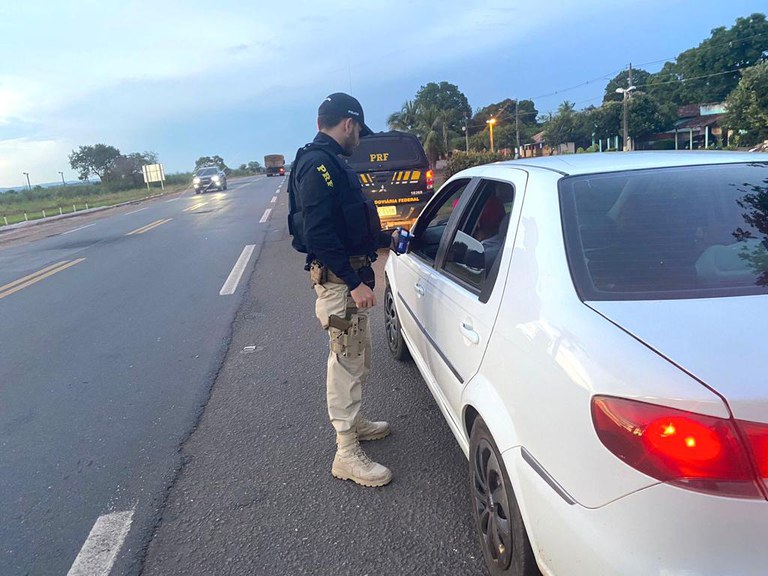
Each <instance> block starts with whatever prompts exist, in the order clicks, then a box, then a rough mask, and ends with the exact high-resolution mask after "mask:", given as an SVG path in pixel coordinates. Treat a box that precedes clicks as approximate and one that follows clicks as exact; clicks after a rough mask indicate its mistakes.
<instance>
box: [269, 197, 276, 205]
mask: <svg viewBox="0 0 768 576" xmlns="http://www.w3.org/2000/svg"><path fill="white" fill-rule="evenodd" d="M275 202H277V196H272V200H270V201H269V203H270V204H274V203H275Z"/></svg>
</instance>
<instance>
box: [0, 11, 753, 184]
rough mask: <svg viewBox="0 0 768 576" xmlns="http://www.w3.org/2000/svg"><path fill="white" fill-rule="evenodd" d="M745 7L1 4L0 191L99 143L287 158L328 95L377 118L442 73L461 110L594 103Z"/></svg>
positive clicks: (194, 154) (186, 161) (187, 167)
mask: <svg viewBox="0 0 768 576" xmlns="http://www.w3.org/2000/svg"><path fill="white" fill-rule="evenodd" d="M755 12H762V13H765V12H768V4H766V3H765V0H759V1H753V0H728V1H723V0H548V1H546V2H521V1H514V0H486V1H475V2H472V1H470V0H441V1H439V2H438V1H435V0H423V1H419V0H387V1H386V2H381V1H377V0H369V1H368V2H360V1H359V0H358V1H342V0H326V1H324V2H317V1H316V0H299V1H291V0H286V1H285V2H264V1H263V0H217V1H215V2H211V1H210V0H206V1H200V0H184V1H182V0H153V1H148V0H119V1H114V0H67V1H65V2H62V1H60V0H21V1H11V0H6V1H5V2H3V3H2V5H0V187H18V188H21V187H23V186H24V185H25V183H26V177H25V176H24V175H23V173H24V172H28V173H29V178H30V181H31V183H32V185H33V186H34V185H35V184H42V183H49V182H55V181H57V180H59V179H60V178H61V176H60V175H59V171H62V172H63V173H64V177H65V178H66V179H67V180H75V179H76V178H77V173H76V172H75V171H74V170H72V169H71V168H70V166H69V160H68V156H69V154H70V153H71V152H72V151H73V150H75V149H77V148H78V147H79V146H82V145H93V144H97V143H104V144H108V145H111V146H115V147H117V148H119V149H120V151H121V152H123V153H124V154H128V153H131V152H144V151H152V152H156V153H157V154H158V156H159V159H160V162H161V163H163V164H164V167H165V171H166V173H174V172H188V171H191V170H192V168H193V167H194V164H195V160H197V158H199V157H201V156H213V155H219V156H221V157H222V158H223V159H224V161H225V162H226V164H227V165H228V166H230V167H237V166H239V165H240V164H243V163H247V162H249V161H251V160H256V161H259V162H261V163H262V164H263V158H264V155H265V154H273V153H278V154H284V155H285V156H286V159H287V160H288V161H290V160H291V159H292V158H293V156H294V155H295V152H296V149H297V148H299V147H300V146H301V145H303V144H304V143H306V142H308V141H310V140H311V139H312V138H313V136H314V134H315V132H316V117H317V107H318V106H319V104H320V102H321V101H322V100H323V99H324V98H325V96H326V95H328V94H330V93H332V92H338V91H344V92H348V93H351V94H352V95H354V96H355V97H356V98H358V99H359V100H360V102H361V103H362V105H363V108H364V111H365V118H366V123H367V124H368V125H369V126H370V127H371V128H372V129H373V130H374V131H378V130H385V129H386V119H387V116H389V114H391V113H392V112H395V111H398V110H399V109H400V107H401V106H402V104H403V103H404V102H405V101H406V100H408V99H412V98H413V97H414V96H415V94H416V92H417V91H418V89H419V88H420V87H421V86H423V85H425V84H427V83H428V82H441V81H444V80H445V81H448V82H451V83H453V84H456V85H457V86H458V87H459V89H460V90H461V91H462V92H463V93H464V94H465V95H466V96H467V98H468V99H469V102H470V104H471V106H472V108H473V109H478V108H481V107H483V106H486V105H488V104H491V103H494V102H499V101H501V100H503V99H505V98H518V99H525V98H532V99H533V100H534V103H535V105H536V107H537V109H538V110H539V112H541V113H546V112H548V111H554V110H556V108H557V106H558V105H559V104H560V103H561V102H563V101H564V100H569V101H571V102H575V103H576V107H577V109H581V108H584V107H586V106H589V105H599V104H600V102H601V100H602V95H603V91H604V89H605V85H606V84H607V83H608V80H610V79H611V78H612V77H613V76H615V75H616V74H617V73H619V72H620V71H621V70H622V69H624V68H626V67H627V65H628V64H629V63H630V62H631V63H632V65H633V66H634V67H640V68H643V69H645V70H648V71H649V72H656V71H658V70H659V69H660V68H661V66H662V65H663V63H664V61H666V60H670V59H674V57H675V56H677V55H678V54H679V53H680V52H682V51H684V50H686V49H688V48H692V47H694V46H697V45H698V44H699V43H700V42H702V41H703V40H705V39H706V38H708V37H709V35H710V32H711V30H712V29H713V28H716V27H720V26H725V27H730V26H732V25H733V24H734V23H735V21H736V18H738V17H746V16H749V15H750V14H752V13H755Z"/></svg>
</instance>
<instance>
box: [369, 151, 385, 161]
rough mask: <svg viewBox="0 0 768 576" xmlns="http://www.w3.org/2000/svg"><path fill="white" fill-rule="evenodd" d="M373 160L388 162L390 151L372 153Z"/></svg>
mask: <svg viewBox="0 0 768 576" xmlns="http://www.w3.org/2000/svg"><path fill="white" fill-rule="evenodd" d="M369 156H370V158H371V162H386V161H387V159H388V158H389V152H384V153H383V154H370V155H369Z"/></svg>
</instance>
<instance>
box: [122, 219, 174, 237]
mask: <svg viewBox="0 0 768 576" xmlns="http://www.w3.org/2000/svg"><path fill="white" fill-rule="evenodd" d="M171 220H173V218H166V219H165V220H155V221H154V222H151V223H149V224H147V225H146V226H142V227H141V228H137V229H136V230H134V231H133V232H128V234H126V236H132V235H133V234H144V232H149V231H150V230H152V229H153V228H157V227H158V226H161V225H163V224H165V223H166V222H170V221H171Z"/></svg>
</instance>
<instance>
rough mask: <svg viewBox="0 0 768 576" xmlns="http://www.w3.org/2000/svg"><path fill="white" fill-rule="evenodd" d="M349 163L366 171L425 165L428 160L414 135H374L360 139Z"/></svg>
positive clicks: (355, 168)
mask: <svg viewBox="0 0 768 576" xmlns="http://www.w3.org/2000/svg"><path fill="white" fill-rule="evenodd" d="M347 163H348V164H349V165H350V166H351V167H352V169H353V170H355V171H356V172H365V171H371V170H402V169H405V168H418V167H424V166H425V165H427V164H428V161H427V157H426V155H425V154H424V149H423V148H422V146H421V143H420V142H419V141H418V140H417V139H416V138H414V137H404V136H390V135H382V136H377V135H374V136H369V137H368V138H363V139H361V140H360V145H359V146H358V147H357V148H355V151H354V152H353V153H352V155H351V156H350V157H349V158H348V159H347Z"/></svg>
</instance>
